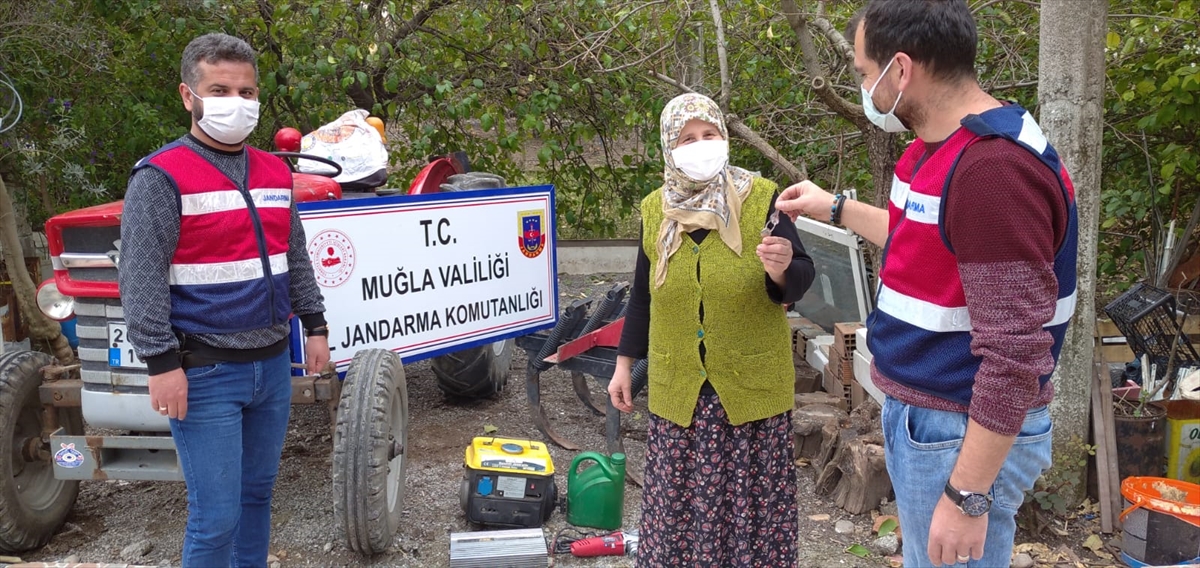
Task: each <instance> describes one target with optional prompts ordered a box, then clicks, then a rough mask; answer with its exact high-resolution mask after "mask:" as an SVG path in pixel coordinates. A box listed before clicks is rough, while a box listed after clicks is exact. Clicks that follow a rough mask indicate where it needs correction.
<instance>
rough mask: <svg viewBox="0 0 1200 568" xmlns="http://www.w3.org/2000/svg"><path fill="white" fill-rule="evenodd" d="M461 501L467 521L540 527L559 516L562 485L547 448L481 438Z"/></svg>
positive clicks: (470, 450)
mask: <svg viewBox="0 0 1200 568" xmlns="http://www.w3.org/2000/svg"><path fill="white" fill-rule="evenodd" d="M459 501H460V502H461V503H462V508H463V512H464V513H466V514H467V520H469V521H471V522H473V523H479V524H482V525H495V526H501V527H526V528H532V527H540V526H542V523H544V522H546V520H547V519H549V518H550V514H551V513H553V512H554V506H555V504H557V503H558V487H556V486H555V484H554V463H553V462H551V461H550V452H548V451H546V445H545V444H543V443H541V442H534V441H530V440H512V439H507V438H494V437H490V436H487V437H483V436H481V437H478V438H475V439H474V440H472V441H471V445H470V446H468V447H467V454H466V460H465V464H464V470H463V480H462V486H461V489H460V490H459Z"/></svg>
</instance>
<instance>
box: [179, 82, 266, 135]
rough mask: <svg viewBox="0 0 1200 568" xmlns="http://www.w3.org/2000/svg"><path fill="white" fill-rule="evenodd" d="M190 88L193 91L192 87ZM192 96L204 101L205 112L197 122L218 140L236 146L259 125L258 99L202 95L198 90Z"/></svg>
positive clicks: (205, 131)
mask: <svg viewBox="0 0 1200 568" xmlns="http://www.w3.org/2000/svg"><path fill="white" fill-rule="evenodd" d="M188 90H189V91H192V89H191V87H188ZM192 97H194V98H196V99H200V100H201V101H202V102H203V103H204V108H203V110H204V114H203V116H202V117H201V118H200V120H198V121H197V122H196V124H197V125H199V126H200V129H201V130H203V131H204V133H205V134H207V135H209V136H210V137H212V139H213V140H216V141H217V142H220V143H222V144H228V145H230V146H236V145H238V144H241V143H242V142H245V141H246V138H249V137H250V133H251V132H253V131H254V127H255V126H258V107H259V103H258V101H252V100H248V99H243V98H242V97H201V96H200V95H197V94H196V91H192ZM193 104H195V103H194V102H193Z"/></svg>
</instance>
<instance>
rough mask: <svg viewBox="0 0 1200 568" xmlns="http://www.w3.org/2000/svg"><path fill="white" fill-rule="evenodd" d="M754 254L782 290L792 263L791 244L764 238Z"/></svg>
mask: <svg viewBox="0 0 1200 568" xmlns="http://www.w3.org/2000/svg"><path fill="white" fill-rule="evenodd" d="M781 199H782V197H781ZM755 252H756V253H758V259H759V260H761V261H762V263H763V269H764V270H766V271H767V276H770V277H771V281H772V282H774V283H775V284H776V285H778V286H779V287H781V288H782V287H783V285H784V283H785V282H786V279H785V277H786V271H787V268H788V265H790V264H791V263H792V242H791V241H789V240H787V239H785V238H783V237H774V236H766V237H763V240H762V242H761V243H759V244H758V248H756V249H755Z"/></svg>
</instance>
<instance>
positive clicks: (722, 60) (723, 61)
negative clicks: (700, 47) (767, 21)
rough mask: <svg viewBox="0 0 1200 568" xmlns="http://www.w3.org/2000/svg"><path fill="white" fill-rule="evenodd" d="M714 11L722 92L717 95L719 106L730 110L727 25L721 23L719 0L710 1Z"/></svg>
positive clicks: (709, 3)
mask: <svg viewBox="0 0 1200 568" xmlns="http://www.w3.org/2000/svg"><path fill="white" fill-rule="evenodd" d="M708 5H709V7H710V8H711V9H712V18H713V25H714V26H716V28H717V61H718V63H719V64H720V66H721V92H720V94H718V95H717V104H718V105H719V106H720V107H721V108H729V54H727V53H726V52H725V24H724V23H722V21H721V7H720V6H718V5H717V0H708Z"/></svg>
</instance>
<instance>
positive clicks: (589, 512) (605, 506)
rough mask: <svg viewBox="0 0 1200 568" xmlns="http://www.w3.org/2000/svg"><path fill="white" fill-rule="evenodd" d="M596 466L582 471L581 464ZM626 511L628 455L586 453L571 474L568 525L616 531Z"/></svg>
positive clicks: (576, 461)
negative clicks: (591, 462)
mask: <svg viewBox="0 0 1200 568" xmlns="http://www.w3.org/2000/svg"><path fill="white" fill-rule="evenodd" d="M589 461H594V462H596V464H595V465H593V466H591V467H589V468H587V469H585V470H583V471H582V472H580V471H579V466H580V464H583V463H584V462H589ZM624 509H625V454H622V453H620V452H618V453H615V454H613V455H612V457H608V456H605V455H604V454H601V453H598V452H583V453H582V454H579V455H578V456H575V459H574V460H573V461H571V469H570V470H569V471H568V472H567V522H568V523H571V524H572V525H575V526H577V527H592V528H597V529H607V530H616V529H619V528H621V523H622V520H621V519H622V517H623V516H624Z"/></svg>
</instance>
